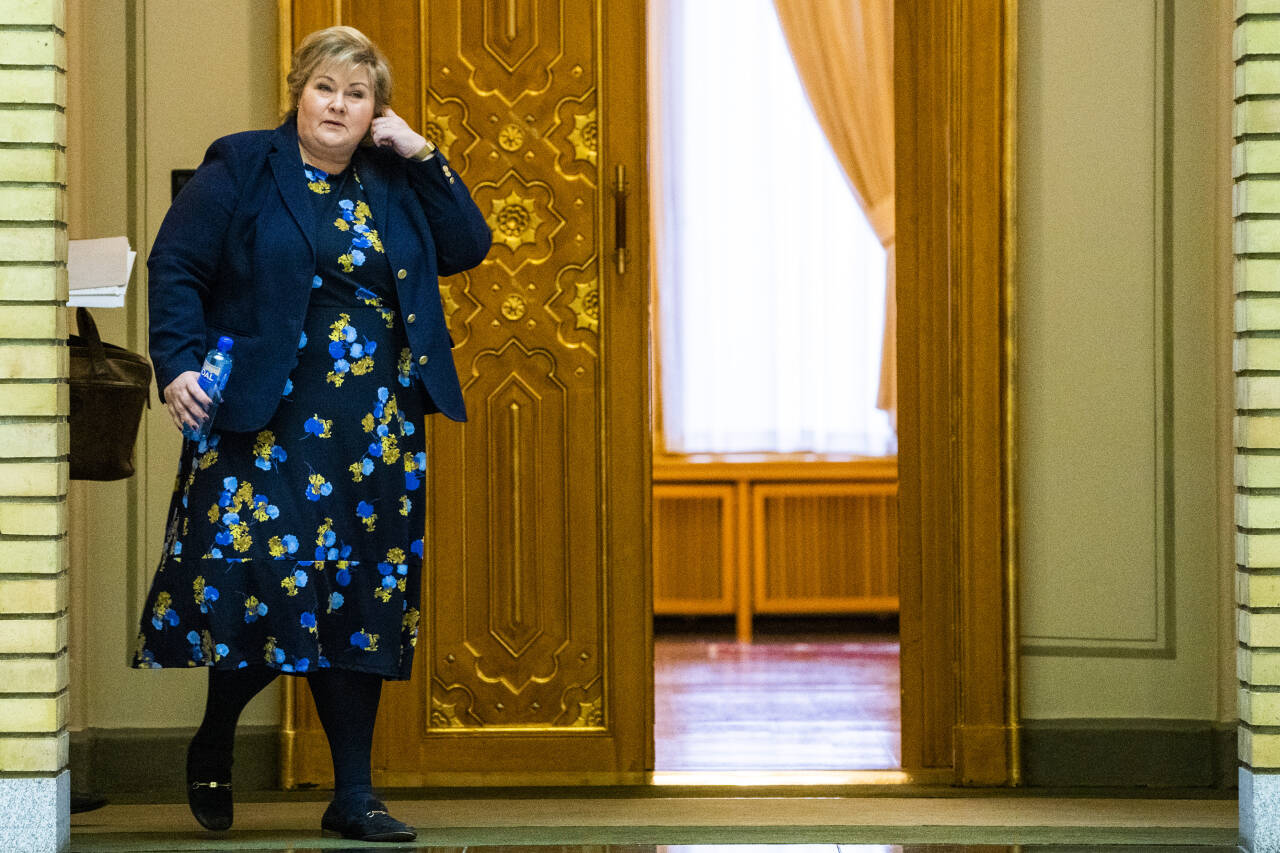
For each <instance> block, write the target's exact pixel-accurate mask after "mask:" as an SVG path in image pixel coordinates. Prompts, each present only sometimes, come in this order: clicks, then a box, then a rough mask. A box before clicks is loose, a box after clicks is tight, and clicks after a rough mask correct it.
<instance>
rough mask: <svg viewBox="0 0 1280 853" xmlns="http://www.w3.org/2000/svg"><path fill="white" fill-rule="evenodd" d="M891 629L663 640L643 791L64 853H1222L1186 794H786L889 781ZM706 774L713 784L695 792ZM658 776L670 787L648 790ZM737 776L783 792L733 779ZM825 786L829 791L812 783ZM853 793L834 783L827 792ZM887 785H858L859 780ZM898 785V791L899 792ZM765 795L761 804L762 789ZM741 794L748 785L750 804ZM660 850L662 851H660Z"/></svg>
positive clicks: (262, 811)
mask: <svg viewBox="0 0 1280 853" xmlns="http://www.w3.org/2000/svg"><path fill="white" fill-rule="evenodd" d="M894 627H895V626H893V625H892V623H885V622H876V621H872V622H862V623H857V624H856V625H855V628H856V632H855V633H849V631H848V628H849V623H848V621H847V620H838V621H834V622H828V623H821V622H817V623H807V624H801V623H797V622H795V621H787V620H776V621H773V622H770V621H767V620H763V621H762V622H761V623H760V624H759V625H757V638H756V641H755V642H754V643H752V644H749V645H747V644H739V643H737V642H736V641H735V640H734V638H733V633H732V625H731V624H729V623H723V624H721V623H715V622H712V623H710V624H708V623H707V622H706V621H705V620H699V621H698V622H697V623H693V622H689V621H686V620H668V621H666V622H665V623H663V622H660V623H659V625H658V630H657V631H656V640H655V659H656V660H655V670H656V691H655V699H656V721H655V741H656V749H657V767H656V771H655V773H654V774H653V775H654V777H655V779H654V784H653V785H649V786H641V787H639V788H625V787H624V788H616V787H613V788H608V787H607V788H601V789H580V788H573V789H519V790H516V789H512V790H499V789H484V790H480V791H468V790H463V789H450V790H447V791H446V790H442V789H432V790H423V791H407V790H406V791H394V792H393V791H387V792H385V793H386V799H387V800H388V803H389V806H390V808H391V811H392V813H393V814H396V815H397V816H398V817H400V818H401V819H403V820H406V821H408V822H410V823H411V824H412V825H414V826H416V827H418V831H419V838H418V840H417V841H416V842H413V843H409V844H402V845H386V844H382V845H368V844H366V845H361V844H356V843H352V842H349V841H343V840H341V839H332V838H322V837H321V836H320V834H319V831H318V828H317V827H318V824H319V818H320V813H321V812H322V811H323V809H324V806H325V800H326V799H327V797H326V795H325V792H322V791H310V792H263V793H262V794H261V795H260V796H258V797H256V798H255V797H246V798H245V800H246V801H245V802H238V803H237V807H236V825H235V828H234V829H233V830H232V831H231V832H228V833H220V834H212V833H205V832H203V831H201V830H200V829H199V828H198V827H197V826H196V824H195V822H194V820H192V818H191V816H190V814H189V812H188V810H187V808H186V806H185V804H183V803H181V802H176V801H170V802H168V803H163V804H155V802H154V800H150V801H148V800H147V799H146V798H143V799H135V798H127V799H116V800H115V802H114V803H113V804H112V805H109V806H107V807H106V808H104V809H100V810H98V811H95V812H89V813H85V814H81V815H76V816H74V817H73V820H72V823H73V826H72V840H71V847H70V850H71V851H73V853H107V852H108V851H113V852H114V851H131V853H132V851H203V850H240V851H288V852H289V853H305V851H313V850H314V851H321V850H324V851H331V850H351V851H355V850H387V849H398V850H424V851H426V850H429V851H449V853H542V851H545V853H899V851H901V853H926V851H928V852H929V853H952V851H954V853H979V851H980V853H1004V851H1010V852H1011V853H1012V851H1033V852H1034V853H1040V852H1041V851H1043V853H1086V851H1132V853H1145V852H1146V851H1149V853H1210V851H1214V853H1216V852H1217V851H1229V850H1235V849H1236V846H1235V836H1236V811H1235V802H1234V801H1233V800H1229V799H1223V798H1211V797H1206V796H1204V795H1203V794H1197V793H1196V792H1182V793H1181V794H1178V793H1175V792H1165V793H1164V794H1163V796H1164V797H1166V799H1156V798H1155V797H1153V796H1152V792H1136V791H1135V792H1116V794H1114V795H1112V796H1108V795H1105V794H1103V795H1101V796H1100V795H1099V793H1098V792H1096V791H1094V792H1075V793H1072V792H1057V793H1050V792H1040V793H1035V792H1030V791H1025V790H1024V791H972V790H964V789H954V788H945V789H941V788H928V787H921V786H911V785H908V786H901V785H891V784H880V785H876V784H855V785H852V786H850V785H848V784H845V783H840V782H827V783H826V784H825V785H824V786H822V787H815V786H814V785H813V783H812V782H804V783H803V784H795V783H794V780H793V781H792V782H788V781H786V780H785V779H783V777H784V775H785V773H786V772H787V771H809V775H811V776H815V777H820V778H824V779H831V778H832V777H831V775H830V774H831V773H833V772H834V771H840V770H845V771H870V770H886V769H890V768H895V767H897V766H898V764H899V761H900V758H899V756H900V754H901V751H900V746H899V704H898V701H899V700H898V644H897V638H896V634H895V632H894V630H893V629H894ZM698 771H704V773H705V775H706V776H707V778H708V779H710V780H712V781H710V782H708V781H706V780H698V779H695V778H692V777H693V776H696V775H698ZM664 773H665V774H666V775H667V776H668V777H671V778H668V779H666V780H660V779H659V778H658V777H659V776H660V775H662V774H664ZM735 774H746V776H749V777H755V776H758V777H760V778H764V779H773V780H775V781H776V780H779V779H783V781H780V782H776V784H775V783H773V782H764V783H762V782H759V781H753V782H750V783H748V784H747V785H746V786H744V785H743V783H742V782H741V781H732V780H733V779H735V778H738V777H736V776H735ZM824 774H827V775H824ZM838 775H849V774H838ZM873 775H879V776H885V775H893V774H891V773H890V774H883V773H882V774H869V773H864V776H873ZM897 775H902V774H897ZM770 785H774V786H773V787H769V786H770ZM752 786H754V787H752ZM664 842H665V843H664ZM0 853H4V851H0Z"/></svg>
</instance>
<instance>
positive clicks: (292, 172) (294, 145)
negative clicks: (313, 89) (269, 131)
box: [267, 118, 316, 255]
mask: <svg viewBox="0 0 1280 853" xmlns="http://www.w3.org/2000/svg"><path fill="white" fill-rule="evenodd" d="M267 159H268V160H269V161H270V163H271V173H272V174H273V175H275V179H276V186H277V187H278V188H279V190H280V195H281V196H282V197H283V198H284V203H285V206H286V207H287V208H289V212H290V213H291V214H293V218H294V220H295V221H296V222H297V223H298V228H299V229H301V231H302V234H303V236H305V237H306V238H307V244H308V245H310V246H311V254H312V255H315V253H316V213H315V205H314V204H313V203H312V201H311V199H310V198H309V197H308V193H309V192H310V190H308V189H307V184H306V181H305V180H303V177H302V155H300V154H299V153H298V131H297V126H296V125H295V124H294V120H293V119H292V118H290V119H288V120H286V121H285V123H284V124H282V125H280V126H279V127H277V128H276V132H275V135H274V136H273V137H272V140H271V153H270V154H268V155H267Z"/></svg>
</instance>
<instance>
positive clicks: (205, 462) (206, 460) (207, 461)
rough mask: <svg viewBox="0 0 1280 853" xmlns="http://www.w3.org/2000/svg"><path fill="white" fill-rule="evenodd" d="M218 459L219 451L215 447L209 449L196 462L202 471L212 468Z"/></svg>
mask: <svg viewBox="0 0 1280 853" xmlns="http://www.w3.org/2000/svg"><path fill="white" fill-rule="evenodd" d="M217 461H218V451H217V450H216V449H213V450H209V451H208V452H207V453H205V454H204V455H203V456H201V457H200V460H199V461H198V462H197V463H196V465H197V466H199V468H200V470H201V471H205V470H208V469H209V468H211V467H212V466H213V464H214V463H216V462H217Z"/></svg>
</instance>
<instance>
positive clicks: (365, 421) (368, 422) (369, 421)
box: [360, 414, 375, 432]
mask: <svg viewBox="0 0 1280 853" xmlns="http://www.w3.org/2000/svg"><path fill="white" fill-rule="evenodd" d="M360 426H362V427H364V431H365V432H373V428H374V426H375V424H374V421H373V415H372V414H368V415H365V416H364V417H363V418H361V420H360Z"/></svg>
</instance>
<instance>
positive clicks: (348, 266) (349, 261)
mask: <svg viewBox="0 0 1280 853" xmlns="http://www.w3.org/2000/svg"><path fill="white" fill-rule="evenodd" d="M338 263H340V264H342V271H343V272H352V271H353V270H354V269H355V268H356V265H355V260H354V259H353V258H352V257H351V253H350V252H347V253H346V254H345V255H338Z"/></svg>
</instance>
